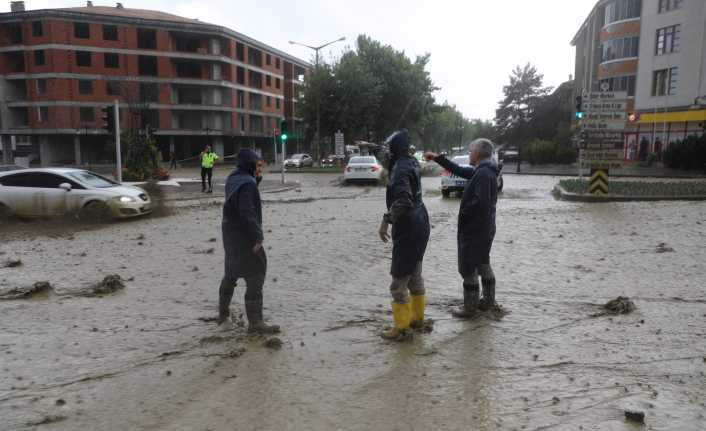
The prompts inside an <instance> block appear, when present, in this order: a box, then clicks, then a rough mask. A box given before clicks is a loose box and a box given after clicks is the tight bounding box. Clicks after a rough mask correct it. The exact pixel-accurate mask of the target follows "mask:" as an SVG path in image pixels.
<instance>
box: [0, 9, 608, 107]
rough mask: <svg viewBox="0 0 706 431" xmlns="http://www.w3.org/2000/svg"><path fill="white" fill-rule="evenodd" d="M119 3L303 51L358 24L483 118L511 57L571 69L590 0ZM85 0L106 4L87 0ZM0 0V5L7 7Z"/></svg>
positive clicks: (549, 78) (554, 76)
mask: <svg viewBox="0 0 706 431" xmlns="http://www.w3.org/2000/svg"><path fill="white" fill-rule="evenodd" d="M122 3H123V5H124V6H125V7H127V8H130V7H132V8H141V9H155V10H161V11H164V12H169V13H173V14H176V15H181V16H185V17H189V18H196V19H199V20H201V21H205V22H210V23H213V24H219V25H223V26H226V27H229V28H232V29H233V30H235V31H238V32H240V33H243V34H246V35H248V36H250V37H253V38H255V39H258V40H260V41H263V42H265V43H267V44H269V45H272V46H274V47H275V48H279V49H281V50H284V51H286V52H289V53H291V54H293V55H295V56H298V57H300V58H303V59H305V60H309V59H311V53H312V52H311V51H310V50H308V49H306V48H302V47H298V46H293V45H289V43H288V41H289V40H295V41H297V42H302V43H305V44H307V45H320V44H323V43H325V42H328V41H330V40H333V39H336V38H338V37H341V36H345V37H346V38H347V40H346V41H345V42H342V43H338V44H336V45H334V46H332V48H331V49H330V50H329V51H327V52H326V54H325V58H327V59H330V58H332V57H334V56H338V55H340V53H341V50H343V49H345V48H346V47H348V48H352V47H353V46H354V44H355V38H356V37H357V35H359V34H361V33H364V34H367V35H369V36H371V37H373V38H374V39H377V40H379V41H381V42H383V43H386V44H390V45H392V46H394V47H395V48H397V49H400V50H404V51H405V52H406V53H407V54H408V55H409V56H411V57H412V58H414V56H416V55H420V54H424V53H427V52H428V53H430V54H431V61H430V64H429V70H430V72H431V76H432V79H433V80H434V83H435V84H436V85H437V86H438V87H441V90H440V91H439V92H438V93H437V94H436V98H437V100H438V101H439V102H443V101H448V102H449V103H451V104H455V105H456V106H457V107H458V108H459V109H460V110H461V111H462V112H463V113H464V114H465V115H466V116H467V117H469V118H483V119H492V118H493V117H494V115H495V108H496V106H497V102H498V101H499V100H500V99H501V97H502V87H503V85H505V84H506V83H507V82H508V75H509V74H510V72H511V71H512V69H513V67H514V66H516V65H521V64H525V63H527V62H531V63H532V64H534V65H535V66H537V68H538V69H539V71H540V73H543V74H544V83H545V85H550V86H554V87H556V86H558V85H559V84H561V83H562V82H564V81H566V80H567V79H568V77H569V75H570V74H573V73H574V50H573V48H572V47H571V45H570V42H571V39H572V38H573V36H574V34H575V33H576V31H577V30H578V28H579V26H580V25H581V24H582V23H583V20H584V19H585V18H586V16H587V15H588V13H589V12H590V10H591V8H592V7H593V6H594V5H595V3H596V0H457V1H451V0H433V1H432V0H406V1H402V0H374V1H373V0H355V1H350V0H349V1H342V0H265V1H257V0H249V1H242V0H237V1H233V0H230V1H228V0H200V1H197V0H170V1H166V0H142V1H140V2H137V1H133V0H123V2H122ZM25 4H26V8H27V9H28V10H30V9H42V8H50V7H54V8H56V7H75V6H84V5H85V1H75V0H66V1H62V0H53V1H46V0H29V1H25ZM93 4H94V5H101V6H103V5H113V4H115V3H109V2H106V1H102V0H94V2H93ZM9 8H10V0H5V3H4V4H2V7H1V8H0V10H1V11H3V12H5V11H9Z"/></svg>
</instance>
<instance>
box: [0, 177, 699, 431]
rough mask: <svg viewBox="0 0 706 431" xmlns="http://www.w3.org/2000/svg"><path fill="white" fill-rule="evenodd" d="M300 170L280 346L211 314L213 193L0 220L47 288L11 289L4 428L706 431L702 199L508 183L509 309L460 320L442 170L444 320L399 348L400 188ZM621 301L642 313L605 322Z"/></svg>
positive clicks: (217, 212)
mask: <svg viewBox="0 0 706 431" xmlns="http://www.w3.org/2000/svg"><path fill="white" fill-rule="evenodd" d="M290 179H292V180H295V181H299V182H300V183H301V188H300V189H299V190H292V191H287V192H281V193H267V194H263V199H264V201H265V203H264V224H265V226H264V230H265V246H266V248H267V252H268V258H269V273H268V275H267V282H266V284H265V316H266V318H267V319H268V320H269V321H270V322H273V323H277V324H280V325H282V326H283V329H284V331H283V333H282V334H281V335H280V336H279V338H280V339H281V341H282V345H281V348H279V349H277V348H276V347H278V346H276V345H269V347H268V346H265V341H266V339H265V338H260V337H251V336H248V335H247V333H246V331H245V329H244V328H243V327H238V328H236V329H235V330H233V331H222V330H220V329H219V328H218V327H217V326H216V324H215V322H214V321H213V320H214V318H215V316H216V309H217V296H218V295H217V291H218V285H219V281H220V278H221V276H222V267H223V249H222V243H221V238H220V220H221V207H220V199H219V198H218V197H217V196H215V197H213V198H207V199H202V200H200V199H196V200H187V201H181V202H178V203H175V206H176V208H174V209H173V210H172V211H169V212H168V214H165V215H163V216H159V217H151V218H145V219H142V220H135V221H129V222H120V223H115V224H111V225H107V226H92V227H88V228H86V227H82V226H79V225H76V224H72V223H46V222H23V223H20V224H15V225H12V226H8V225H6V226H3V227H2V228H0V288H2V289H5V292H6V293H7V292H8V291H12V289H13V288H15V287H25V288H30V287H32V286H35V285H34V283H37V282H49V285H39V286H38V290H39V291H38V292H36V293H33V292H31V291H29V292H28V291H26V290H14V292H15V296H14V298H15V299H9V297H5V298H4V299H3V300H0V429H1V430H32V429H38V430H85V431H89V430H164V431H167V430H168V431H176V430H203V431H206V430H212V431H215V430H239V431H240V430H365V431H368V430H496V429H497V430H639V429H647V430H704V429H706V375H705V374H706V288H705V287H704V286H706V263H705V262H706V247H704V242H705V240H706V203H699V202H664V203H662V202H656V203H655V202H651V203H609V204H581V203H567V202H560V201H556V200H554V198H553V197H552V196H551V194H550V190H551V189H552V187H553V186H554V184H555V183H556V182H557V181H558V178H555V177H542V176H511V175H507V176H506V177H505V192H504V193H503V194H502V195H501V197H500V200H499V203H498V233H497V236H496V240H495V244H494V247H493V252H492V262H493V265H494V270H495V274H496V277H497V279H498V287H497V300H498V302H499V303H500V304H501V305H502V306H503V307H504V308H505V310H506V311H508V314H507V315H506V316H505V317H503V318H501V319H493V318H490V316H485V317H480V318H478V319H475V320H470V321H459V320H455V319H452V318H451V316H450V314H449V308H450V306H451V305H455V304H458V302H459V299H460V298H461V282H460V279H459V276H458V274H457V272H456V243H455V236H456V217H457V213H458V204H459V201H458V200H457V199H442V198H441V196H440V193H439V192H438V185H439V180H438V178H425V179H424V187H425V196H424V199H425V202H426V205H427V207H428V209H429V213H430V216H431V219H432V224H433V229H432V234H431V241H430V244H429V248H428V251H427V255H426V259H425V263H424V275H425V278H426V286H427V294H428V300H429V306H428V314H429V316H430V317H431V318H432V319H434V321H435V323H434V331H433V332H431V333H428V334H418V335H416V336H415V339H414V340H413V341H412V342H408V343H394V342H386V341H383V340H382V339H381V338H380V336H379V333H380V332H381V330H382V329H383V328H384V327H385V326H386V325H388V324H389V323H390V322H391V315H390V313H389V309H390V306H389V302H390V298H389V293H388V284H389V281H390V277H389V275H388V272H389V265H390V260H391V259H390V253H391V246H389V245H385V244H383V243H382V242H380V240H379V238H378V237H377V234H376V232H377V227H378V223H379V220H380V216H381V214H382V213H383V210H384V190H383V189H382V188H377V187H339V186H337V185H336V181H335V180H336V177H335V176H333V175H308V174H300V175H290ZM17 260H20V261H21V262H17ZM108 275H119V276H120V279H118V283H117V284H116V285H115V286H113V285H109V283H108V282H111V280H112V281H115V280H114V279H109V280H108V282H106V283H102V282H103V281H104V279H105V277H106V276H108ZM96 283H97V284H96ZM120 283H123V284H124V287H122V286H120ZM106 286H108V287H107V288H106ZM111 286H113V287H111ZM121 287H122V288H121ZM243 293H244V285H241V286H238V288H237V289H236V296H235V298H234V302H233V305H232V309H233V310H234V312H235V314H236V316H237V315H239V314H241V313H243V311H244V310H243V307H242V295H243ZM618 296H626V297H629V298H630V299H631V300H632V301H633V303H634V304H635V309H634V311H632V312H630V313H628V314H617V315H610V314H606V312H605V310H604V309H603V307H602V306H603V304H605V303H606V302H608V301H609V300H611V299H615V298H616V297H618ZM273 347H275V348H273ZM626 410H630V411H636V412H642V413H644V425H640V424H639V423H636V422H634V421H630V420H627V419H626V414H625V411H626Z"/></svg>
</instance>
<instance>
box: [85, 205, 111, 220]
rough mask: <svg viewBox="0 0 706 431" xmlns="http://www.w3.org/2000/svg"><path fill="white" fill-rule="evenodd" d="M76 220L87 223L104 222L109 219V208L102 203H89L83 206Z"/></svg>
mask: <svg viewBox="0 0 706 431" xmlns="http://www.w3.org/2000/svg"><path fill="white" fill-rule="evenodd" d="M78 218H79V219H81V220H82V221H87V222H98V223H100V222H105V221H108V219H110V208H108V205H106V204H105V203H104V202H100V201H91V202H89V203H87V204H86V205H84V206H83V208H82V209H81V212H80V213H79V215H78Z"/></svg>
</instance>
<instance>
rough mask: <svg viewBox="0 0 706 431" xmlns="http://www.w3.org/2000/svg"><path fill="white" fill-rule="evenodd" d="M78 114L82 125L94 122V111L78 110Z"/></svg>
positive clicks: (90, 109) (88, 109) (89, 109)
mask: <svg viewBox="0 0 706 431" xmlns="http://www.w3.org/2000/svg"><path fill="white" fill-rule="evenodd" d="M80 114H81V115H80V116H81V122H82V123H91V122H93V121H96V111H95V109H93V108H80Z"/></svg>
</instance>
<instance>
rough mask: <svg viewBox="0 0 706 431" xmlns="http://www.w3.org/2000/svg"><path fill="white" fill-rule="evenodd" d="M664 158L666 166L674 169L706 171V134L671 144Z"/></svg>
mask: <svg viewBox="0 0 706 431" xmlns="http://www.w3.org/2000/svg"><path fill="white" fill-rule="evenodd" d="M662 157H663V160H664V164H665V165H666V166H668V167H670V168H673V169H686V170H697V169H698V170H704V169H706V134H703V135H701V136H697V135H691V136H689V137H687V138H686V139H684V140H683V141H679V142H674V143H672V144H670V145H669V146H668V147H667V149H666V150H665V151H664V154H663V155H662Z"/></svg>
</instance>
